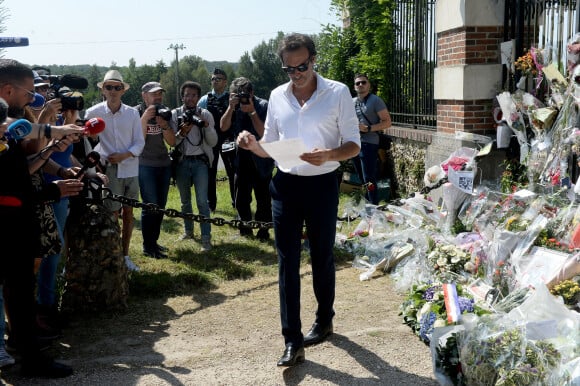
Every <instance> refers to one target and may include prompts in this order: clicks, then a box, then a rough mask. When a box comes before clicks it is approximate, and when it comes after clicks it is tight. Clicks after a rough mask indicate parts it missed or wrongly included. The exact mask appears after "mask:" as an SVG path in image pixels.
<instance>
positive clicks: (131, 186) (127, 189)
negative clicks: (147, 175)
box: [103, 165, 139, 212]
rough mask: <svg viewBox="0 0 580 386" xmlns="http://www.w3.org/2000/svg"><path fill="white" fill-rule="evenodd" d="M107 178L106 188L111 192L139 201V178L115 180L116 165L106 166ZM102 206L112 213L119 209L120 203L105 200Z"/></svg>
mask: <svg viewBox="0 0 580 386" xmlns="http://www.w3.org/2000/svg"><path fill="white" fill-rule="evenodd" d="M107 177H108V178H109V184H108V185H107V187H108V188H109V189H111V192H113V193H114V194H118V195H120V196H124V197H128V198H131V199H133V200H138V199H139V177H137V176H135V177H127V178H117V165H107ZM103 205H104V206H105V207H106V208H108V209H109V210H111V211H113V212H116V211H118V210H119V209H121V203H120V202H119V201H115V200H110V199H106V200H105V201H104V202H103Z"/></svg>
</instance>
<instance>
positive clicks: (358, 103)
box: [354, 94, 372, 126]
mask: <svg viewBox="0 0 580 386" xmlns="http://www.w3.org/2000/svg"><path fill="white" fill-rule="evenodd" d="M370 96H371V94H368V95H367V96H366V97H365V99H364V105H365V106H366V104H367V100H368V99H369V97H370ZM362 104H363V102H361V101H360V99H358V98H356V102H355V104H354V109H355V110H356V113H357V115H361V116H362V117H363V118H364V120H365V121H367V123H368V124H369V125H371V126H372V123H371V121H370V120H369V119H368V118H367V116H366V114H365V113H363V111H362V108H361V106H362Z"/></svg>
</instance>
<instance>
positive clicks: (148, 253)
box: [143, 249, 167, 259]
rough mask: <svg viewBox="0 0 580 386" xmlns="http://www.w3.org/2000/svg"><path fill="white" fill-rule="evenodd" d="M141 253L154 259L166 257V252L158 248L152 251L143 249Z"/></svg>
mask: <svg viewBox="0 0 580 386" xmlns="http://www.w3.org/2000/svg"><path fill="white" fill-rule="evenodd" d="M143 254H144V255H145V256H147V257H152V258H154V259H166V258H167V254H166V253H164V252H163V251H161V250H160V249H155V250H152V251H150V250H147V249H144V250H143Z"/></svg>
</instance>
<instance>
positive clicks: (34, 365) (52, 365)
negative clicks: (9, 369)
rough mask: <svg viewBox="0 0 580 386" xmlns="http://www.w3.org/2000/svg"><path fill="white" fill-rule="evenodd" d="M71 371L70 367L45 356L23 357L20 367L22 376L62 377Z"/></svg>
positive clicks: (70, 373)
mask: <svg viewBox="0 0 580 386" xmlns="http://www.w3.org/2000/svg"><path fill="white" fill-rule="evenodd" d="M72 373H73V369H72V367H70V366H67V365H65V364H63V363H59V362H55V361H53V360H52V359H50V358H46V357H42V358H34V359H29V358H26V359H23V360H22V366H21V368H20V374H21V375H22V376H24V377H43V378H64V377H68V376H69V375H72Z"/></svg>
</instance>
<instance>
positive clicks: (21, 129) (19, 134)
mask: <svg viewBox="0 0 580 386" xmlns="http://www.w3.org/2000/svg"><path fill="white" fill-rule="evenodd" d="M30 132H32V124H31V123H30V122H28V121H27V120H26V119H19V120H17V121H14V122H12V123H11V124H10V126H8V129H6V132H5V133H4V137H6V139H9V140H10V139H14V140H16V141H17V140H19V139H22V138H24V137H26V136H27V135H28V134H30Z"/></svg>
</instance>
